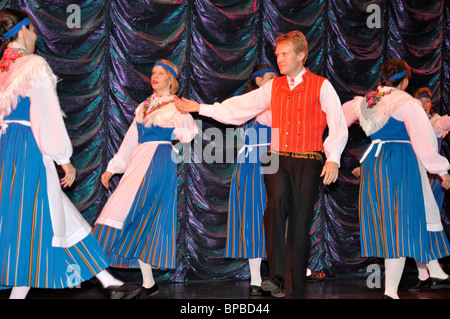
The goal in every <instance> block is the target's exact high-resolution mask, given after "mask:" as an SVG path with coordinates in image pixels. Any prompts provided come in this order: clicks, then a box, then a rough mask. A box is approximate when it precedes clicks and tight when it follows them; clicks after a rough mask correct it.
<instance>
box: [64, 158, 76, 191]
mask: <svg viewBox="0 0 450 319" xmlns="http://www.w3.org/2000/svg"><path fill="white" fill-rule="evenodd" d="M61 167H62V169H63V171H64V173H65V175H64V177H63V178H61V186H62V187H64V188H66V187H70V186H72V184H73V182H74V181H75V176H76V174H77V170H76V169H75V167H73V165H72V164H71V163H66V164H62V165H61Z"/></svg>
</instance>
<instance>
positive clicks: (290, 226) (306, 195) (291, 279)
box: [264, 153, 323, 298]
mask: <svg viewBox="0 0 450 319" xmlns="http://www.w3.org/2000/svg"><path fill="white" fill-rule="evenodd" d="M317 154H319V155H320V158H317V156H316V157H312V158H296V157H292V156H284V155H280V156H279V168H278V170H277V172H276V173H274V174H265V175H264V182H265V184H266V192H267V208H266V211H265V213H264V231H265V236H266V251H267V260H268V265H269V273H270V275H271V276H275V277H277V278H278V280H280V281H281V282H283V283H284V284H285V288H286V291H287V292H289V291H290V290H291V289H292V293H293V297H294V298H305V296H306V292H305V290H306V269H307V267H308V260H309V251H310V228H311V222H312V216H313V212H314V206H315V203H316V201H317V198H318V194H319V187H320V183H321V181H322V178H321V177H320V173H321V171H322V168H323V160H322V158H321V154H320V153H317ZM286 227H287V232H286Z"/></svg>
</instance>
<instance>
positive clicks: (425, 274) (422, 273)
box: [416, 260, 430, 281]
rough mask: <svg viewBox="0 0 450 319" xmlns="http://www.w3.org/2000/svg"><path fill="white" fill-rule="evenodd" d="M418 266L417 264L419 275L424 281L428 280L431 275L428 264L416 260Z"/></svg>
mask: <svg viewBox="0 0 450 319" xmlns="http://www.w3.org/2000/svg"><path fill="white" fill-rule="evenodd" d="M416 266H417V272H418V276H417V277H418V278H419V279H420V280H422V281H424V280H427V279H428V277H430V276H429V275H428V270H427V265H425V264H424V263H422V262H420V261H417V260H416Z"/></svg>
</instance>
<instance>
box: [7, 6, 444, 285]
mask: <svg viewBox="0 0 450 319" xmlns="http://www.w3.org/2000/svg"><path fill="white" fill-rule="evenodd" d="M71 4H72V1H67V0H57V1H54V0H52V1H49V0H47V1H45V0H33V1H31V0H0V8H3V7H13V8H22V9H25V10H27V11H28V12H30V13H31V16H32V17H33V19H34V21H35V25H36V32H37V34H38V36H39V38H38V43H37V53H38V54H40V55H42V56H43V57H44V58H45V59H46V60H47V61H48V62H49V64H50V65H51V67H52V68H53V70H54V72H55V73H56V74H57V75H58V77H59V78H60V82H59V83H58V94H59V97H60V102H61V106H62V109H63V111H64V112H65V113H66V114H67V117H66V118H65V122H66V125H67V129H68V132H69V135H70V137H71V139H72V142H73V145H74V154H73V157H72V162H73V163H74V165H75V167H76V168H77V171H78V175H77V180H76V183H75V185H74V186H73V187H72V188H71V189H69V190H67V194H68V196H69V197H70V198H71V199H72V201H73V202H74V203H75V204H76V205H77V207H78V208H79V210H80V211H81V213H82V214H83V216H84V217H85V218H86V220H88V221H89V222H90V223H91V224H92V223H94V221H95V219H96V217H97V216H98V214H99V213H100V211H101V209H102V207H103V205H104V204H105V202H106V200H107V198H108V196H109V195H110V194H111V192H112V191H114V189H115V187H116V186H117V183H118V182H119V180H120V176H115V177H114V178H113V182H112V185H111V187H110V190H106V189H104V188H103V186H102V185H101V183H100V176H101V174H102V173H103V171H104V170H105V169H106V166H107V163H108V161H109V160H110V159H111V157H112V156H113V155H114V154H115V152H116V151H117V149H118V148H119V146H120V143H121V141H122V139H123V137H124V135H125V133H126V131H127V129H128V126H129V125H130V123H131V121H132V118H133V115H134V109H135V108H136V106H137V105H138V104H139V103H140V102H141V101H143V100H144V99H145V98H146V97H147V96H148V95H149V94H151V86H150V74H151V69H152V67H153V65H154V63H155V61H156V60H158V59H161V58H165V59H169V60H171V61H173V62H174V63H175V64H176V65H177V67H178V69H179V71H180V75H179V83H180V91H179V95H180V96H186V97H188V98H191V99H195V100H197V101H199V102H205V103H212V102H215V101H222V100H224V99H226V98H228V97H230V96H233V95H236V94H241V93H242V92H243V85H244V84H245V82H246V80H247V78H248V77H249V75H250V74H251V71H252V68H253V67H254V66H255V65H257V64H260V63H266V64H271V65H273V66H276V57H275V54H274V43H275V38H276V36H277V35H278V34H280V33H283V32H287V31H290V30H294V29H298V30H300V31H302V32H303V33H304V34H305V36H306V37H307V39H308V43H309V56H308V61H307V63H306V66H307V67H308V68H310V70H311V71H313V72H315V73H317V74H319V75H322V76H325V77H327V78H328V79H329V80H330V82H331V83H332V84H333V86H334V87H335V89H336V91H337V92H338V94H339V96H340V98H341V101H342V102H343V103H344V102H346V101H348V100H350V99H352V98H353V97H354V96H355V95H361V94H364V93H365V92H367V91H368V90H370V89H371V88H373V87H374V86H376V85H377V83H378V80H379V73H380V69H381V65H382V64H383V62H384V61H386V60H387V59H389V58H392V57H396V58H401V59H404V60H406V62H407V63H408V64H409V65H410V66H411V68H412V72H413V76H412V79H411V82H410V87H409V88H408V91H409V92H410V93H412V92H413V91H414V90H415V89H417V88H419V87H422V86H428V87H429V88H430V89H431V91H432V93H433V104H434V105H435V110H436V111H437V112H438V113H439V114H447V113H449V107H450V106H449V92H450V90H449V83H450V81H449V77H450V76H449V72H448V66H449V59H450V56H449V52H450V31H449V30H448V29H449V28H448V25H449V19H450V12H449V8H450V3H449V2H448V1H445V2H444V1H438V0H430V1H401V0H395V1H381V0H374V1H357V2H356V1H348V0H319V1H312V0H309V1H298V0H216V1H205V0H172V1H144V0H135V1H119V0H90V1H78V2H77V4H76V5H78V9H79V11H70V10H68V7H69V5H71ZM370 5H372V10H368V7H369V6H370ZM373 8H375V9H376V10H375V11H373V10H374V9H373ZM78 9H77V10H78ZM74 12H78V13H79V16H78V17H79V22H80V27H75V28H70V27H69V26H68V23H67V22H68V19H70V18H71V17H73V16H71V15H72V14H74ZM378 13H379V14H378ZM377 14H378V15H377ZM369 19H378V21H379V23H380V27H375V28H370V27H369V24H368V20H369ZM194 116H195V118H196V120H197V121H199V122H198V123H201V129H202V130H201V133H200V135H199V136H198V137H197V138H196V139H195V141H194V142H193V143H192V146H195V145H196V144H195V143H197V146H200V149H204V148H205V147H210V146H211V145H213V146H214V147H216V149H217V151H219V152H222V153H224V154H226V153H228V152H232V153H233V154H235V153H236V149H235V148H234V147H223V148H221V147H222V146H221V145H222V143H221V141H217V140H214V139H213V138H212V137H211V136H209V135H208V134H206V132H205V131H206V130H207V129H208V128H213V127H217V128H219V129H220V130H221V131H222V132H223V133H224V135H225V136H226V134H227V128H233V127H231V126H226V125H222V124H219V123H217V122H215V121H213V120H210V119H205V118H202V117H199V116H197V115H194ZM200 121H201V122H200ZM226 137H227V136H226ZM228 137H229V136H228ZM222 142H223V141H222ZM365 143H366V139H365V136H364V134H362V132H361V130H359V129H358V128H357V127H352V128H351V129H350V140H349V143H348V145H347V148H346V150H345V151H344V154H343V156H342V162H341V169H340V177H339V180H338V182H337V183H336V184H335V185H332V186H328V187H322V189H321V192H320V198H319V201H318V203H317V205H316V210H315V214H314V221H313V225H312V229H311V245H312V246H311V247H312V249H311V262H310V268H312V269H313V270H320V271H324V272H326V273H327V274H328V275H329V276H335V277H339V276H349V275H364V274H365V271H366V267H367V265H368V264H370V263H372V262H374V261H373V260H370V259H364V258H361V256H360V251H359V221H358V213H357V195H356V194H357V193H358V187H359V184H358V180H357V179H356V178H354V177H353V175H352V174H351V170H352V169H353V168H354V167H355V166H357V165H358V160H357V158H358V156H359V154H360V152H361V150H362V149H364V146H365V145H366V144H365ZM442 152H443V154H444V155H445V156H447V157H449V156H450V154H449V153H450V151H449V143H448V138H445V139H444V141H443V150H442ZM233 168H234V165H233V163H197V162H190V163H182V164H180V166H179V178H178V181H179V213H178V217H179V218H178V226H179V230H178V243H177V249H178V252H177V253H178V255H177V256H178V263H177V268H176V269H174V270H173V271H171V272H168V273H164V274H163V276H162V277H164V278H166V279H167V280H173V281H188V280H210V279H221V280H225V279H245V278H248V269H247V264H246V261H245V260H229V259H224V258H223V251H224V247H225V239H226V237H225V236H226V232H225V231H226V221H227V204H228V192H229V184H230V178H231V174H232V171H233ZM449 200H450V199H449V198H448V196H447V197H446V200H445V203H444V211H443V217H444V218H443V220H444V225H445V228H446V230H447V231H450V226H449V222H448V216H449V208H448V207H449Z"/></svg>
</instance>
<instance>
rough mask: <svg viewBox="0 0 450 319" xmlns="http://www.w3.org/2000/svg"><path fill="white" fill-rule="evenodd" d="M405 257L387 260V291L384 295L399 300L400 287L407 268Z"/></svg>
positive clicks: (385, 264)
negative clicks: (404, 270)
mask: <svg viewBox="0 0 450 319" xmlns="http://www.w3.org/2000/svg"><path fill="white" fill-rule="evenodd" d="M405 261H406V258H405V257H400V258H392V259H385V261H384V266H385V270H386V272H385V290H384V294H385V295H387V296H389V297H392V298H394V299H398V298H399V297H398V294H397V292H398V285H399V284H400V279H402V274H403V269H404V268H405Z"/></svg>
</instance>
